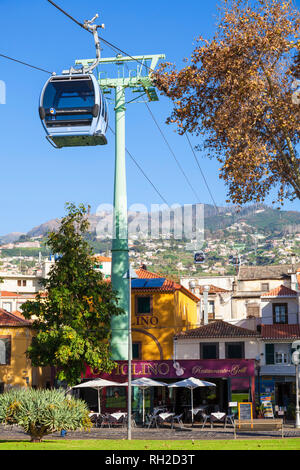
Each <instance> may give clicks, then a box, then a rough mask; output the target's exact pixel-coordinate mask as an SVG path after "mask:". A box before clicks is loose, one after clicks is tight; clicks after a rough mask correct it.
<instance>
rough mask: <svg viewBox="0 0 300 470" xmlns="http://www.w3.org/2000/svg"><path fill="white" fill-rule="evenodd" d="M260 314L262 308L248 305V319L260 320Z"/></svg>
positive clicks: (256, 305)
mask: <svg viewBox="0 0 300 470" xmlns="http://www.w3.org/2000/svg"><path fill="white" fill-rule="evenodd" d="M259 314H260V307H259V304H256V303H250V304H247V317H248V318H253V317H255V318H258V317H259Z"/></svg>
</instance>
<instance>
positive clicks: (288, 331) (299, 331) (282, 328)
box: [261, 325, 300, 339]
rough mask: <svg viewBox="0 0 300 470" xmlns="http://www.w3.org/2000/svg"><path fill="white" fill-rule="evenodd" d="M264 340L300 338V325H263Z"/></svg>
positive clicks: (262, 334)
mask: <svg viewBox="0 0 300 470" xmlns="http://www.w3.org/2000/svg"><path fill="white" fill-rule="evenodd" d="M261 337H262V339H295V338H300V325H261Z"/></svg>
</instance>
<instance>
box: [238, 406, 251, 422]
mask: <svg viewBox="0 0 300 470" xmlns="http://www.w3.org/2000/svg"><path fill="white" fill-rule="evenodd" d="M239 419H240V420H243V419H244V420H246V419H247V420H252V419H253V413H252V403H251V402H247V403H246V402H243V403H239Z"/></svg>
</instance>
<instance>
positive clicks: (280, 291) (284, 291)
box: [261, 285, 297, 297]
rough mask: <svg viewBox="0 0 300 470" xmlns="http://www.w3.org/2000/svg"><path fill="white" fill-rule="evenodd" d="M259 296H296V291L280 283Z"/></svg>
mask: <svg viewBox="0 0 300 470" xmlns="http://www.w3.org/2000/svg"><path fill="white" fill-rule="evenodd" d="M261 297H297V292H296V291H295V290H292V289H290V288H289V287H286V286H283V285H281V286H278V287H276V288H275V289H272V290H270V291H269V292H265V293H264V294H262V295H261Z"/></svg>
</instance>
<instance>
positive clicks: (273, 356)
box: [265, 343, 291, 365]
mask: <svg viewBox="0 0 300 470" xmlns="http://www.w3.org/2000/svg"><path fill="white" fill-rule="evenodd" d="M265 353H266V364H267V365H273V364H283V365H286V364H290V363H291V345H290V344H289V343H278V344H266V345H265Z"/></svg>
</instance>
